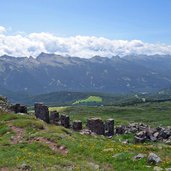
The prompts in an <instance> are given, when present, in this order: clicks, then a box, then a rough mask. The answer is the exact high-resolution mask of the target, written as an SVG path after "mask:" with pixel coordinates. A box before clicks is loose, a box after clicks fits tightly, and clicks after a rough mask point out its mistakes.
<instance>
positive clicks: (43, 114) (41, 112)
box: [34, 103, 49, 123]
mask: <svg viewBox="0 0 171 171" xmlns="http://www.w3.org/2000/svg"><path fill="white" fill-rule="evenodd" d="M34 109H35V116H36V118H39V119H41V120H43V121H45V122H46V123H49V110H48V107H47V106H45V105H44V104H43V103H35V105H34Z"/></svg>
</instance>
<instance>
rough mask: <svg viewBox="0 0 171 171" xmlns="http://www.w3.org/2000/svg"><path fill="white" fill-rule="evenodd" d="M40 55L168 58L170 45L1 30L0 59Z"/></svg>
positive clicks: (0, 28) (2, 28)
mask: <svg viewBox="0 0 171 171" xmlns="http://www.w3.org/2000/svg"><path fill="white" fill-rule="evenodd" d="M41 52H45V53H55V54H60V55H70V56H78V57H84V58H90V57H92V56H96V55H99V56H105V57H111V56H115V55H119V56H125V55H132V54H134V55H140V54H143V55H154V54H159V55H167V54H171V45H165V44H152V43H145V42H143V41H141V40H131V41H128V40H112V39H107V38H104V37H94V36H74V37H57V36H55V35H53V34H51V33H44V32H41V33H31V34H26V35H22V34H16V35H8V32H7V31H6V29H5V28H4V27H2V26H0V56H2V55H4V54H6V55H11V56H17V57H22V56H27V57H28V56H33V57H36V56H38V55H39V54H40V53H41Z"/></svg>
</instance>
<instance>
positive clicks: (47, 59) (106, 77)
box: [0, 53, 171, 96]
mask: <svg viewBox="0 0 171 171" xmlns="http://www.w3.org/2000/svg"><path fill="white" fill-rule="evenodd" d="M170 65H171V56H167V55H164V56H160V55H153V56H145V55H132V56H125V57H122V58H121V57H118V56H114V57H111V58H108V57H99V56H95V57H93V58H90V59H85V58H79V57H63V56H60V55H55V54H46V53H41V54H40V55H39V56H38V57H37V58H32V57H29V58H27V57H21V58H16V57H10V56H6V55H5V56H1V57H0V82H1V83H0V94H2V93H3V95H6V96H7V95H9V93H8V92H11V93H19V94H21V95H22V94H23V95H25V94H26V95H31V96H32V95H38V94H46V93H50V92H56V91H71V92H103V93H133V92H134V93H135V92H136V93H137V92H155V91H158V90H160V89H163V88H168V87H170V86H171V69H170Z"/></svg>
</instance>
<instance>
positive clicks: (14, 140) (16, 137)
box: [9, 125, 25, 144]
mask: <svg viewBox="0 0 171 171" xmlns="http://www.w3.org/2000/svg"><path fill="white" fill-rule="evenodd" d="M9 127H10V128H11V130H12V131H13V132H15V135H14V136H12V137H11V143H12V144H18V143H19V142H20V141H21V140H22V139H23V136H24V133H25V130H24V129H22V128H19V127H16V126H13V125H9Z"/></svg>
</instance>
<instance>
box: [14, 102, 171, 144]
mask: <svg viewBox="0 0 171 171" xmlns="http://www.w3.org/2000/svg"><path fill="white" fill-rule="evenodd" d="M14 109H15V111H16V112H18V111H21V109H22V107H21V106H20V105H18V104H16V105H15V108H14ZM23 109H24V108H23ZM35 116H36V117H37V118H39V119H41V120H43V121H45V122H46V123H52V124H55V125H61V126H64V127H65V128H72V129H73V130H74V131H80V133H81V134H87V135H91V134H97V135H104V136H108V137H111V136H113V135H120V134H129V133H133V134H134V135H135V137H134V139H135V142H136V143H143V142H145V141H153V142H155V141H163V142H167V143H170V144H171V127H168V128H163V127H158V128H150V127H149V126H148V125H146V124H143V123H130V124H128V125H120V126H116V127H114V126H115V122H114V119H107V120H106V121H103V120H102V119H100V118H91V119H88V120H87V124H86V127H87V129H83V125H82V121H80V120H75V121H73V122H72V124H71V123H70V117H69V116H68V115H65V114H62V115H59V113H58V112H57V111H51V112H50V116H49V110H48V107H47V106H45V105H44V104H43V103H35Z"/></svg>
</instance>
